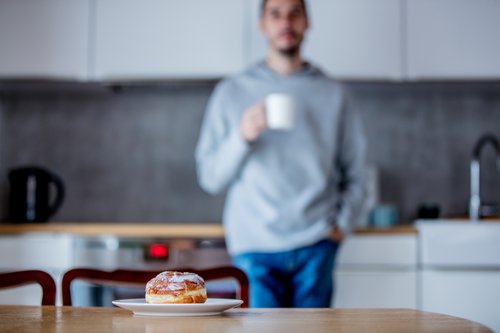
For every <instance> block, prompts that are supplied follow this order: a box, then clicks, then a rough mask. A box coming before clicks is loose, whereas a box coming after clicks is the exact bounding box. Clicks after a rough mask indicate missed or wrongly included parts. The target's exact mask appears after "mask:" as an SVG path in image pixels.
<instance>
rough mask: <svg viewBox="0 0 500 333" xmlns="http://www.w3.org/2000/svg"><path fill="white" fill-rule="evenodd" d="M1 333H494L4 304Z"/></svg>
mask: <svg viewBox="0 0 500 333" xmlns="http://www.w3.org/2000/svg"><path fill="white" fill-rule="evenodd" d="M0 332H16V333H23V332H29V333H36V332H43V333H45V332H47V333H48V332H58V333H66V332H68V333H80V332H82V333H89V332H92V333H98V332H107V333H113V332H134V333H136V332H147V333H154V332H176V333H182V332H204V333H209V332H214V333H223V332H252V333H264V332H286V333H295V332H297V333H298V332H300V333H316V332H325V333H326V332H328V333H331V332H344V333H346V332H363V333H365V332H373V333H377V332H384V333H391V332H398V333H401V332H405V333H411V332H441V333H443V332H450V333H451V332H453V333H461V332H474V333H482V332H485V333H486V332H492V331H491V330H490V329H488V328H487V327H485V326H483V325H481V324H478V323H475V322H472V321H469V320H465V319H461V318H456V317H451V316H445V315H440V314H435V313H429V312H421V311H417V310H410V309H304V310H303V309H233V310H229V311H226V312H224V314H223V315H220V316H211V317H136V316H134V315H133V314H132V313H131V312H129V311H127V310H124V309H118V308H90V307H88V308H82V307H52V306H43V307H42V306H8V305H2V306H0Z"/></svg>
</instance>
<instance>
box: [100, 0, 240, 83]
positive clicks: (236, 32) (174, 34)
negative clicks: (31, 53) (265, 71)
mask: <svg viewBox="0 0 500 333" xmlns="http://www.w3.org/2000/svg"><path fill="white" fill-rule="evenodd" d="M243 1H244V0H210V1H200V0H182V1H179V0H97V25H96V59H95V72H96V73H95V74H96V77H97V78H98V79H101V78H102V79H111V80H120V79H161V78H174V79H175V78H217V77H220V76H224V75H227V74H232V73H234V72H236V71H239V70H240V69H242V67H243V28H244V23H243V15H244V11H243Z"/></svg>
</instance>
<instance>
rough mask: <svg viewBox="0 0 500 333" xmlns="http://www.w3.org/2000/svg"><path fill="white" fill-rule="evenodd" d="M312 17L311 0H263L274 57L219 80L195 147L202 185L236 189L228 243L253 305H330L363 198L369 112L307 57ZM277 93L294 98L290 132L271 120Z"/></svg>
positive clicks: (230, 199)
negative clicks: (344, 242) (364, 115)
mask: <svg viewBox="0 0 500 333" xmlns="http://www.w3.org/2000/svg"><path fill="white" fill-rule="evenodd" d="M308 25H309V22H308V17H307V12H306V5H305V3H304V1H301V0H267V1H266V0H265V1H263V4H262V13H261V18H260V27H261V30H262V32H263V33H264V34H265V36H266V37H267V38H268V41H269V50H268V54H267V58H266V59H265V60H264V61H262V62H259V63H257V64H256V65H254V66H252V67H250V68H249V69H248V70H247V71H246V72H244V73H243V74H241V75H238V76H236V77H234V78H230V79H227V80H224V81H223V82H221V83H219V84H218V85H217V87H216V88H215V91H214V93H213V95H212V97H211V99H210V101H209V104H208V107H207V112H206V115H205V120H204V124H203V126H202V130H201V134H200V138H199V142H198V146H197V149H196V161H197V172H198V179H199V182H200V185H201V187H202V188H203V189H205V190H206V191H207V192H209V193H220V192H222V191H225V190H227V197H226V203H225V208H224V213H223V223H224V228H225V233H226V242H227V246H228V250H229V253H230V254H231V255H232V256H233V258H234V262H235V264H236V265H237V266H239V267H241V268H242V269H243V270H244V271H245V272H246V273H247V274H248V277H249V279H250V287H251V291H250V299H251V301H250V302H251V304H250V305H251V306H252V307H328V306H329V305H330V301H331V297H332V292H333V281H332V279H333V278H332V272H333V265H334V258H335V253H336V251H337V248H338V244H339V242H340V241H341V239H342V237H343V235H344V234H346V233H348V232H349V231H350V229H351V228H352V222H351V221H352V220H353V218H354V215H355V213H356V212H357V209H358V207H360V205H361V204H362V200H363V197H364V194H363V193H364V192H363V173H364V170H363V168H364V151H365V144H364V139H363V134H362V130H361V125H360V121H359V119H358V117H357V115H356V114H355V113H353V112H352V111H351V110H349V109H348V107H347V106H348V105H347V100H346V97H345V95H344V93H343V91H342V88H341V87H340V86H339V84H338V83H336V82H334V81H333V80H331V79H329V78H327V77H326V76H325V75H324V74H323V73H322V72H321V71H320V70H319V69H317V68H316V67H314V66H312V65H311V64H309V63H307V62H305V61H304V60H303V59H302V57H301V53H300V49H301V45H302V41H303V39H304V35H305V32H306V31H307V29H308ZM276 92H280V93H286V94H288V95H291V96H293V98H294V100H295V103H296V123H295V126H294V128H293V129H291V130H289V131H276V130H270V129H268V127H267V121H266V110H265V105H264V102H263V100H264V98H265V97H266V96H267V95H268V94H270V93H276Z"/></svg>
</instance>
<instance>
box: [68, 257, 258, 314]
mask: <svg viewBox="0 0 500 333" xmlns="http://www.w3.org/2000/svg"><path fill="white" fill-rule="evenodd" d="M168 270H175V271H180V272H192V273H196V274H198V275H200V276H201V277H202V278H203V279H204V280H205V281H210V280H219V279H225V278H233V279H235V280H236V281H237V282H238V284H239V294H238V297H239V298H240V299H241V300H242V301H243V304H242V305H241V307H248V304H249V293H248V292H249V281H248V277H247V276H246V274H245V273H244V272H243V271H242V270H240V269H239V268H237V267H233V266H223V267H214V268H208V269H193V268H175V269H171V268H169V269H168ZM161 272H162V271H146V270H127V269H119V270H115V271H111V272H110V271H104V270H100V269H92V268H74V269H71V270H69V271H67V272H66V273H65V274H64V275H63V279H62V301H63V305H72V300H71V283H72V282H73V281H74V280H83V281H87V282H93V283H97V284H102V285H106V284H112V285H114V286H116V285H118V284H119V285H121V286H126V285H128V286H131V285H135V286H141V287H143V288H145V287H146V283H147V282H148V281H149V280H151V279H152V278H154V277H155V276H156V275H158V274H159V273H161Z"/></svg>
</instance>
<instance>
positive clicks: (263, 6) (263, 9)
mask: <svg viewBox="0 0 500 333" xmlns="http://www.w3.org/2000/svg"><path fill="white" fill-rule="evenodd" d="M300 3H301V4H302V9H303V10H304V13H305V14H306V16H307V6H306V0H301V1H300ZM266 4H267V0H262V4H261V6H260V15H261V16H263V15H264V11H265V10H266Z"/></svg>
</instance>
